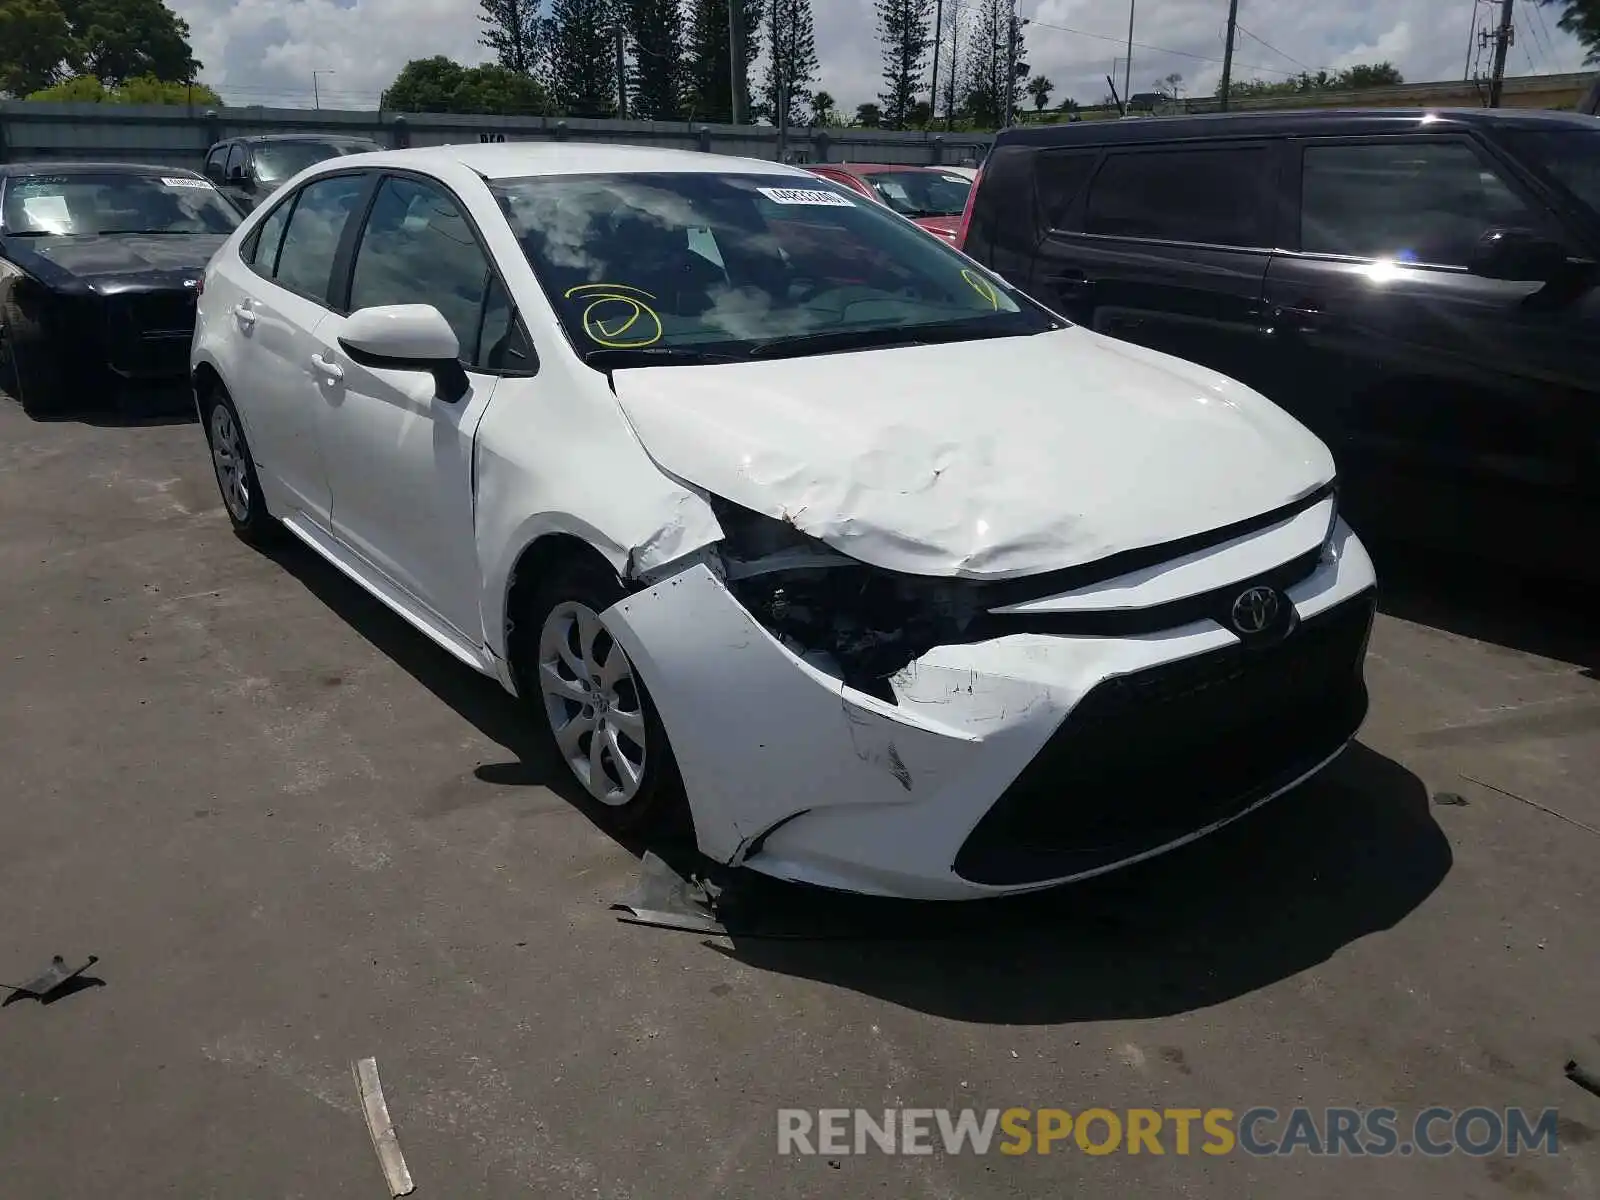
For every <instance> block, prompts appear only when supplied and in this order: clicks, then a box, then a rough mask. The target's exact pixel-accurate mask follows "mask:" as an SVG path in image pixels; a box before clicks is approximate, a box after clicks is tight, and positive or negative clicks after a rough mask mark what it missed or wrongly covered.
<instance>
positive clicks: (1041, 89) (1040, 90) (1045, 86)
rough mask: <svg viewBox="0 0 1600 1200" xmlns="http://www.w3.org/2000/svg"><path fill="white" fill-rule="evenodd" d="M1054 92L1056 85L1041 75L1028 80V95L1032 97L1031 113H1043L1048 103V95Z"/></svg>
mask: <svg viewBox="0 0 1600 1200" xmlns="http://www.w3.org/2000/svg"><path fill="white" fill-rule="evenodd" d="M1055 90H1056V85H1055V84H1053V83H1051V82H1050V81H1049V80H1048V79H1046V78H1045V77H1044V76H1043V75H1035V76H1034V77H1033V78H1032V79H1030V80H1028V95H1030V96H1032V97H1033V111H1034V112H1043V111H1044V106H1045V105H1046V104H1049V103H1050V93H1051V92H1053V91H1055Z"/></svg>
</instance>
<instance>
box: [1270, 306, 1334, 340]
mask: <svg viewBox="0 0 1600 1200" xmlns="http://www.w3.org/2000/svg"><path fill="white" fill-rule="evenodd" d="M1272 319H1273V322H1274V323H1275V324H1279V325H1292V326H1294V328H1295V329H1296V330H1298V331H1299V332H1300V333H1316V332H1318V331H1319V330H1321V329H1322V328H1323V326H1324V325H1325V324H1326V323H1327V314H1326V313H1324V312H1323V311H1322V310H1321V309H1320V308H1312V307H1310V306H1301V305H1294V304H1279V305H1277V306H1276V307H1274V308H1273V310H1272Z"/></svg>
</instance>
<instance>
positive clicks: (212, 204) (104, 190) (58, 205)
mask: <svg viewBox="0 0 1600 1200" xmlns="http://www.w3.org/2000/svg"><path fill="white" fill-rule="evenodd" d="M238 224H239V214H238V213H237V212H236V211H235V210H234V208H233V206H232V205H230V204H229V203H228V202H227V201H225V200H224V199H223V198H222V197H221V195H219V194H218V192H217V190H216V189H215V188H213V187H212V186H211V184H210V183H208V182H207V181H206V180H204V179H196V178H193V177H192V176H187V175H138V174H131V173H126V172H109V171H108V172H105V173H104V174H99V173H94V172H83V173H73V174H65V175H22V176H15V177H13V178H12V179H10V180H9V181H7V183H6V188H5V204H4V208H3V209H0V229H4V231H5V232H6V233H9V234H16V235H20V236H34V237H41V236H56V235H62V236H65V235H70V234H89V235H93V234H107V233H173V234H182V233H232V232H233V230H234V229H235V228H236V227H237V226H238Z"/></svg>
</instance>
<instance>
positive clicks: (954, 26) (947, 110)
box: [944, 5, 961, 133]
mask: <svg viewBox="0 0 1600 1200" xmlns="http://www.w3.org/2000/svg"><path fill="white" fill-rule="evenodd" d="M960 51H961V8H960V6H959V5H958V6H957V7H956V11H955V16H954V17H953V18H952V19H951V21H950V78H949V79H948V80H946V81H945V88H946V89H947V90H948V91H949V93H950V95H949V97H948V98H947V99H946V100H945V104H944V131H945V132H946V133H951V132H953V131H954V130H955V127H956V80H958V79H960V78H961V75H960V70H961V58H960Z"/></svg>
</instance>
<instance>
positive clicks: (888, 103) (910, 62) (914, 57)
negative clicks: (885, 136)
mask: <svg viewBox="0 0 1600 1200" xmlns="http://www.w3.org/2000/svg"><path fill="white" fill-rule="evenodd" d="M932 12H933V4H932V0H878V38H879V40H880V41H881V42H882V43H883V91H881V92H879V93H878V103H879V104H880V105H881V107H882V109H883V122H884V124H885V125H887V126H888V127H889V128H890V129H904V128H905V127H906V126H907V125H909V124H910V123H911V106H912V105H913V104H915V103H916V100H917V91H918V90H919V89H920V88H921V87H922V71H923V65H924V62H925V60H926V58H927V55H928V46H929V44H930V42H931V39H930V37H929V36H928V19H929V17H930V16H931V15H932Z"/></svg>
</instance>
